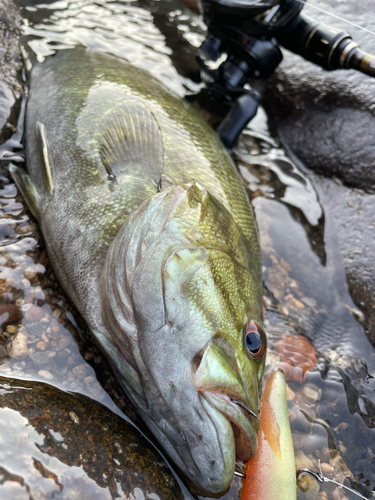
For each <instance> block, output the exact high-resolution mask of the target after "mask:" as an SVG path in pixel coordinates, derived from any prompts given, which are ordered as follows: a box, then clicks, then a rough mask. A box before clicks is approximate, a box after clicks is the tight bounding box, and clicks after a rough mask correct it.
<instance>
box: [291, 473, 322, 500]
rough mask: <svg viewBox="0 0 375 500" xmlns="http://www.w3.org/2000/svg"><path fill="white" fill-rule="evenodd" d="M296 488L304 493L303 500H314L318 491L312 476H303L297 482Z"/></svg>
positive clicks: (316, 483)
mask: <svg viewBox="0 0 375 500" xmlns="http://www.w3.org/2000/svg"><path fill="white" fill-rule="evenodd" d="M297 485H298V488H299V489H300V490H301V491H302V492H303V493H305V495H304V499H305V500H315V499H316V497H317V496H318V494H319V491H320V485H319V483H318V481H317V480H316V479H314V478H313V477H312V476H308V475H306V476H303V477H302V478H301V479H299V480H298V482H297Z"/></svg>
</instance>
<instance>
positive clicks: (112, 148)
mask: <svg viewBox="0 0 375 500" xmlns="http://www.w3.org/2000/svg"><path fill="white" fill-rule="evenodd" d="M30 81H31V83H30V89H29V97H28V103H27V111H26V152H27V168H28V170H27V172H26V171H25V170H23V169H21V168H19V167H16V166H14V165H13V166H10V170H11V172H12V175H13V177H14V179H15V182H16V184H17V186H18V188H19V189H20V191H21V193H22V194H23V196H24V197H25V199H26V201H27V203H28V206H29V208H30V210H31V212H32V214H33V215H34V216H35V217H36V219H37V220H38V222H39V225H40V228H41V231H42V234H43V237H44V240H45V244H46V249H47V253H48V256H49V259H50V262H51V264H52V267H53V269H54V272H55V273H56V276H57V278H58V280H59V282H60V284H61V285H62V287H63V288H64V290H65V292H66V293H67V295H68V297H69V298H70V300H71V301H72V303H73V304H74V305H75V307H76V308H77V310H78V312H79V313H80V315H81V316H82V317H83V319H84V321H85V322H86V324H87V326H88V329H89V331H90V332H91V334H92V335H93V337H94V339H95V341H96V342H97V343H98V344H99V346H100V348H101V349H102V351H103V352H104V354H105V355H106V357H107V359H108V360H109V362H110V364H111V367H112V369H113V372H114V375H115V377H116V380H117V381H118V383H119V385H120V386H121V388H122V389H123V391H124V393H125V395H126V397H127V399H128V400H129V402H130V404H131V405H132V406H133V407H134V408H135V409H136V410H137V413H138V415H139V417H140V418H141V419H142V421H143V422H144V423H145V424H146V426H147V427H148V429H149V430H150V431H151V433H152V434H153V436H154V437H155V439H156V441H157V443H158V446H159V447H161V448H162V449H163V450H164V451H165V452H166V453H167V455H168V456H169V458H170V459H171V460H172V461H173V462H174V464H175V466H176V467H177V468H178V469H179V470H180V471H181V472H182V474H183V475H184V476H185V478H186V480H187V482H188V483H189V484H190V485H192V486H193V488H194V489H195V491H197V492H199V493H202V494H205V495H208V496H210V495H211V496H213V495H217V494H219V493H221V492H223V491H225V490H227V489H228V488H229V486H230V484H231V481H232V479H233V475H234V472H235V462H236V460H237V461H242V462H246V461H247V460H248V459H249V458H251V457H252V456H253V455H254V454H255V453H256V449H257V430H258V428H259V420H258V406H259V400H260V392H261V387H262V379H263V372H264V363H265V355H266V348H267V338H266V333H265V327H264V323H263V307H262V277H261V255H260V247H259V241H258V234H257V228H256V223H255V220H254V216H253V212H252V207H251V205H250V203H249V199H248V197H247V194H246V191H245V189H244V187H243V185H242V183H241V180H240V178H239V175H238V172H237V170H236V167H235V165H234V163H233V161H232V159H231V157H230V156H229V154H228V153H227V151H226V150H225V148H224V146H223V144H222V143H221V141H220V140H219V138H218V136H217V134H216V133H215V132H214V131H213V129H212V128H211V126H210V125H209V124H208V123H207V122H206V121H205V120H204V119H203V118H202V117H201V115H200V114H199V113H198V112H197V111H196V110H195V109H194V108H193V107H192V105H191V104H189V103H188V102H186V101H185V100H183V99H182V98H180V97H178V96H176V95H175V94H174V93H173V92H171V91H170V90H169V89H167V88H166V87H165V86H163V85H162V84H161V83H160V82H159V81H158V80H157V79H156V78H154V77H152V76H151V75H150V74H148V73H147V72H145V71H144V70H141V69H139V68H137V67H135V66H132V65H129V64H128V63H127V62H126V61H124V60H121V59H118V58H115V57H113V56H111V55H107V54H102V53H98V52H95V51H91V50H88V49H85V48H83V47H77V48H74V49H68V50H61V51H58V53H57V54H56V55H54V56H51V57H49V58H47V59H46V61H44V62H43V63H37V64H35V65H34V67H33V69H32V71H31V79H30Z"/></svg>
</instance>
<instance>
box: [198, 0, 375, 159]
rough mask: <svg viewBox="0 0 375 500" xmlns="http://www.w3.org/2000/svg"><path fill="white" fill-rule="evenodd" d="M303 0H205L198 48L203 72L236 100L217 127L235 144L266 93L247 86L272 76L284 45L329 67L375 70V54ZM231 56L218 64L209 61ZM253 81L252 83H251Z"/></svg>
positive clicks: (216, 90)
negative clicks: (204, 32)
mask: <svg viewBox="0 0 375 500" xmlns="http://www.w3.org/2000/svg"><path fill="white" fill-rule="evenodd" d="M303 5H304V3H303V2H301V1H300V0H202V3H201V7H202V10H203V20H204V22H205V23H206V25H207V28H208V32H209V34H208V36H207V38H206V39H205V40H204V42H203V43H202V45H201V46H200V48H199V49H198V55H197V60H198V63H199V65H200V70H201V78H202V80H203V81H204V82H205V83H206V85H207V86H208V88H209V89H210V90H211V91H212V92H213V94H214V95H215V96H216V97H217V98H219V99H224V100H229V101H231V102H233V105H232V107H231V110H230V111H229V113H228V115H227V116H226V117H225V118H224V120H223V122H222V123H221V125H220V126H219V128H218V130H217V132H218V134H219V135H220V137H221V139H222V141H223V142H224V144H225V146H226V147H227V148H228V149H232V148H233V146H234V144H235V143H236V141H237V139H238V136H239V135H240V133H241V132H242V130H243V129H244V127H245V126H246V125H247V123H248V122H249V121H250V120H251V119H252V118H253V117H254V116H255V115H256V112H257V109H258V106H259V103H260V99H261V96H260V94H259V93H257V92H256V91H254V90H253V89H250V88H244V86H245V85H246V84H247V83H248V81H249V79H250V78H268V77H269V76H271V75H272V73H273V72H274V70H275V69H276V68H277V66H278V65H279V64H280V62H281V61H282V58H283V54H282V52H281V50H280V45H282V46H283V47H285V48H286V49H289V50H290V51H292V52H294V53H296V54H299V55H301V56H303V57H304V58H305V59H307V60H308V61H312V62H313V63H315V64H317V65H319V66H321V67H322V68H324V69H326V70H329V71H330V70H335V69H356V70H358V71H361V72H362V73H365V74H367V75H370V76H375V56H373V55H370V54H366V53H365V52H363V51H362V50H361V49H360V48H359V47H358V45H357V44H356V43H355V42H354V41H353V39H352V37H351V36H350V35H349V34H348V33H346V32H344V31H338V30H336V29H334V28H331V27H329V26H325V25H323V24H319V23H316V22H314V21H313V20H311V19H309V18H308V17H305V16H303V15H301V10H302V8H303ZM221 57H226V58H225V60H223V62H221V64H220V65H219V67H218V68H217V69H215V70H212V69H210V68H209V66H208V62H209V61H218V59H219V58H221ZM247 87H248V86H247Z"/></svg>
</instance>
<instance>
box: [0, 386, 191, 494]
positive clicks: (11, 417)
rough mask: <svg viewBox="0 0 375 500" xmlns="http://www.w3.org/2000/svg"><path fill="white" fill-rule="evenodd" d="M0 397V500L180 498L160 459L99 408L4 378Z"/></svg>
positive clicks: (134, 433) (84, 400) (47, 388)
mask: <svg viewBox="0 0 375 500" xmlns="http://www.w3.org/2000/svg"><path fill="white" fill-rule="evenodd" d="M0 395H1V399H0V442H1V447H0V472H1V475H2V477H3V478H2V480H1V482H0V483H1V484H0V498H1V499H2V500H14V499H15V498H18V497H17V495H18V494H20V495H21V494H24V496H25V498H29V497H30V498H31V497H32V498H43V499H45V500H49V499H52V498H57V497H58V498H61V499H62V500H63V499H71V498H79V499H80V500H92V499H97V500H111V499H112V498H134V497H135V498H139V499H141V498H144V499H147V498H148V499H155V500H172V499H173V500H182V499H183V498H184V496H183V494H182V492H181V490H180V488H179V486H178V484H177V482H176V480H175V479H174V477H173V475H172V473H171V472H170V470H169V469H168V467H167V465H166V463H165V462H164V460H163V459H162V458H161V456H160V455H159V454H158V453H157V451H156V450H155V449H154V448H153V447H152V446H151V445H150V444H149V443H148V442H147V441H146V439H144V438H143V437H142V436H141V434H140V433H139V432H138V431H137V430H136V429H135V428H134V427H133V426H132V425H131V424H129V423H128V422H127V421H125V420H123V419H122V418H120V417H119V416H117V415H115V414H113V413H112V412H110V411H109V410H108V409H107V408H105V407H104V406H102V405H101V404H100V403H96V402H94V401H92V400H90V399H89V398H86V397H84V396H72V395H71V394H67V393H64V392H62V391H60V390H58V389H56V388H54V387H51V386H49V385H46V384H41V383H35V382H21V381H19V380H17V381H12V380H10V379H9V380H8V379H4V378H0ZM72 415H74V418H72ZM26 494H27V495H26ZM132 495H133V496H132ZM19 498H23V497H22V496H20V497H19Z"/></svg>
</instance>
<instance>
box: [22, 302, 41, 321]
mask: <svg viewBox="0 0 375 500" xmlns="http://www.w3.org/2000/svg"><path fill="white" fill-rule="evenodd" d="M28 305H30V304H28ZM25 318H26V319H27V321H31V322H34V321H40V320H41V319H42V318H44V311H43V309H41V308H40V307H36V306H31V307H30V309H28V310H27V311H26V314H25Z"/></svg>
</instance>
